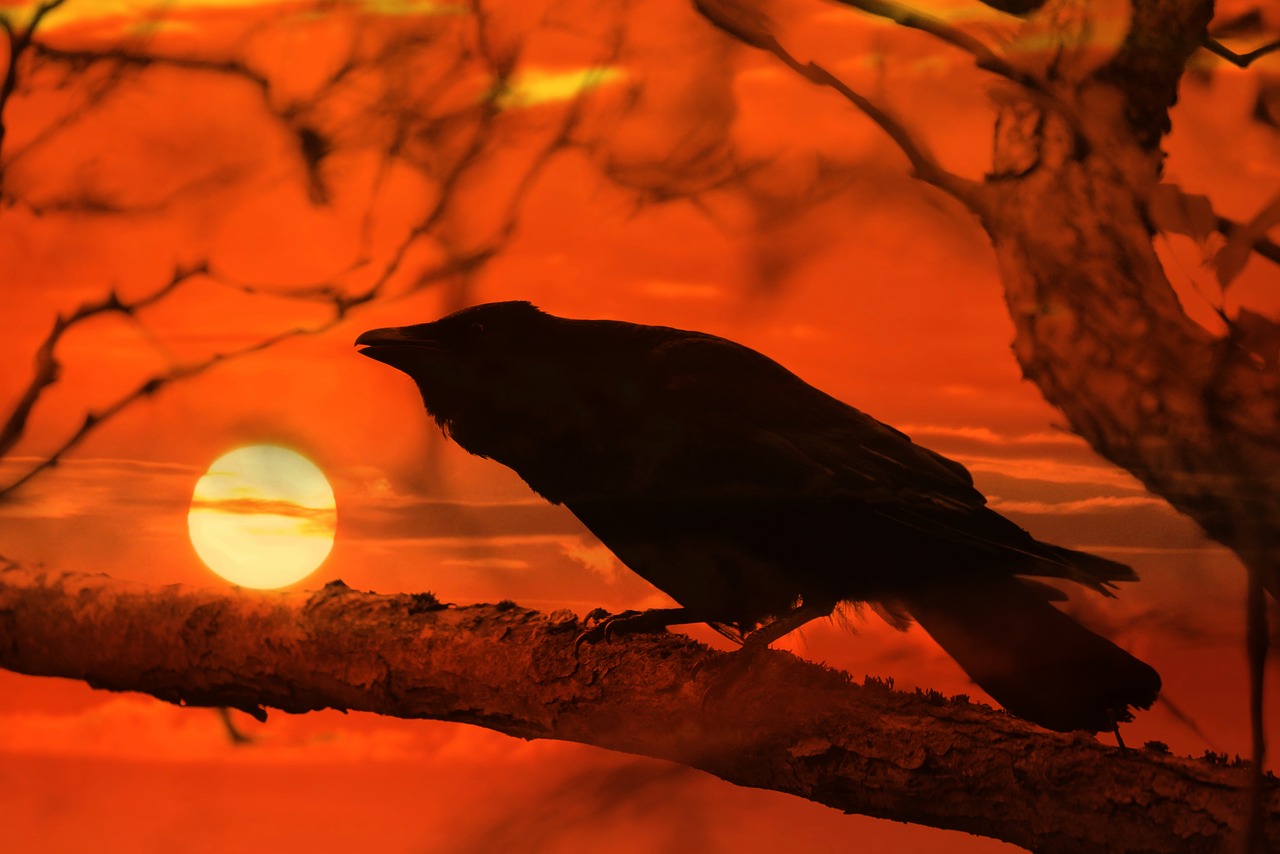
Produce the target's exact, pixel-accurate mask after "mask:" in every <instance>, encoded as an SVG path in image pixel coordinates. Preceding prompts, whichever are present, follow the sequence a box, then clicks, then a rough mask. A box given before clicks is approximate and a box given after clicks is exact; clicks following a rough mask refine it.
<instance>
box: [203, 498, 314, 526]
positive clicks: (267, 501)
mask: <svg viewBox="0 0 1280 854" xmlns="http://www.w3.org/2000/svg"><path fill="white" fill-rule="evenodd" d="M191 509H192V510H205V511H211V512H214V513H231V514H235V515H245V516H261V515H266V516H287V517H289V518H293V519H314V520H316V521H320V522H323V521H329V522H332V521H333V518H334V516H335V514H336V512H337V511H335V510H334V509H333V508H332V507H308V506H306V505H305V504H299V503H297V502H296V501H289V500H288V499H281V498H252V497H248V496H244V497H238V498H193V499H192V501H191Z"/></svg>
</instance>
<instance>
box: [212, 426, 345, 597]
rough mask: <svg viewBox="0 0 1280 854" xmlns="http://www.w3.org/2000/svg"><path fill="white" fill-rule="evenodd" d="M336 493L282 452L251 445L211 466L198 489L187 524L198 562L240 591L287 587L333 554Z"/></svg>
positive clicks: (303, 461)
mask: <svg viewBox="0 0 1280 854" xmlns="http://www.w3.org/2000/svg"><path fill="white" fill-rule="evenodd" d="M336 519H337V512H336V509H335V505H334V500H333V489H332V488H331V487H330V486H329V482H328V481H327V480H326V479H325V476H324V474H323V472H321V471H320V469H319V468H317V467H316V465H315V464H314V463H312V462H311V461H310V460H308V459H307V458H306V457H303V456H302V455H301V454H298V453H295V452H294V451H291V450H289V449H287V448H281V447H277V446H275V445H249V446H246V447H243V448H237V449H236V450H234V451H231V452H230V453H227V454H224V455H223V456H221V457H219V458H218V459H216V460H214V462H213V464H212V465H211V466H209V470H208V471H207V472H205V474H204V476H203V477H201V478H200V480H199V481H197V482H196V487H195V492H194V494H193V495H192V497H191V511H190V513H189V514H188V517H187V522H188V527H189V528H190V531H191V543H192V545H193V546H195V550H196V554H198V555H200V559H201V560H203V561H204V562H205V564H207V565H208V567H209V568H210V569H212V570H213V571H214V572H216V573H217V574H218V575H220V576H222V577H223V578H225V579H226V580H227V581H230V582H232V583H233V584H238V585H240V586H242V587H255V588H258V589H270V588H275V587H284V586H286V585H289V584H292V583H294V582H295V581H299V580H301V579H303V578H305V577H306V576H307V575H310V574H311V573H312V572H313V571H315V569H316V568H317V567H318V566H320V564H321V563H323V562H324V559H325V558H326V557H328V555H329V550H330V549H332V548H333V535H334V528H335V523H336Z"/></svg>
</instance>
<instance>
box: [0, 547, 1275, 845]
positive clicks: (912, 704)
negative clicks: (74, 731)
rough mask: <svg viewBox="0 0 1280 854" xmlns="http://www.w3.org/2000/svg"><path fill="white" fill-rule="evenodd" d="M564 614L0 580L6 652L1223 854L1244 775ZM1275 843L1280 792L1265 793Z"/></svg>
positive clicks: (228, 699)
mask: <svg viewBox="0 0 1280 854" xmlns="http://www.w3.org/2000/svg"><path fill="white" fill-rule="evenodd" d="M580 629H581V625H580V624H579V622H578V621H577V619H576V618H575V617H574V616H573V615H572V614H569V613H568V612H563V611H561V612H556V613H555V614H552V615H550V616H549V617H548V616H546V615H543V614H539V613H537V612H535V611H529V610H526V609H524V608H520V607H518V606H516V605H514V604H512V603H503V604H499V605H476V606H470V607H457V608H455V607H451V606H444V605H440V604H439V603H437V602H436V601H435V599H434V598H433V597H431V596H430V595H429V594H417V595H398V596H378V595H374V594H369V593H359V592H356V591H353V590H351V589H349V588H347V587H345V586H344V585H342V584H341V582H334V583H333V584H330V585H328V586H326V587H325V588H324V590H322V591H320V592H318V593H314V594H276V593H258V592H248V591H232V592H222V591H214V590H199V589H187V588H183V587H180V586H176V585H173V586H167V587H146V586H142V585H136V584H126V583H122V582H117V581H113V580H111V579H109V578H107V577H106V576H101V575H97V576H89V575H56V576H46V575H39V574H35V573H32V572H29V571H26V570H21V569H10V570H7V571H3V572H0V666H3V667H6V668H8V669H11V670H15V671H18V672H21V673H30V674H35V675H46V676H63V677H69V678H74V679H83V680H85V681H86V682H88V683H89V684H90V685H93V686H95V687H99V688H107V689H110V690H116V691H123V690H131V691H143V692H145V693H148V694H152V695H153V696H156V697H159V698H161V699H164V700H168V701H169V702H175V703H185V704H191V705H227V706H235V707H237V708H241V709H244V710H246V711H249V712H250V713H253V714H256V715H258V716H259V717H263V716H265V712H264V711H263V710H262V708H261V707H262V706H272V707H275V708H279V709H283V710H285V711H288V712H305V711H309V710H313V709H322V708H329V707H333V708H340V709H357V710H362V711H370V712H377V713H379V714H386V715H395V716H398V717H406V718H432V719H437V720H447V721H459V722H464V723H470V724H476V725H478V726H483V727H487V728H489V729H493V730H497V731H499V732H504V733H507V734H510V735H515V736H519V737H521V738H554V739H560V740H565V741H576V742H580V743H584V744H593V745H597V746H600V747H604V748H607V749H610V750H618V751H623V752H627V753H634V754H639V755H644V756H652V757H657V758H660V759H666V760H670V761H673V762H679V763H682V764H685V765H689V766H692V767H694V768H700V769H702V770H704V771H707V772H709V773H711V774H714V775H716V776H717V777H720V778H722V779H724V780H728V781H729V782H732V783H735V784H737V785H741V786H753V787H757V788H765V789H773V790H776V791H780V792H787V793H790V794H793V795H798V796H800V797H803V798H808V799H810V800H814V801H817V802H819V803H823V804H826V805H828V806H831V807H834V808H836V809H841V810H844V811H846V812H855V813H861V814H864V815H870V816H876V817H880V818H891V819H895V820H897V821H907V822H913V823H918V824H926V825H931V826H934V827H940V828H951V829H956V830H964V831H968V832H970V833H976V834H980V835H984V836H991V837H994V838H996V839H1002V840H1005V841H1008V842H1012V843H1015V844H1018V845H1023V846H1026V847H1028V848H1031V849H1033V850H1036V851H1044V852H1059V851H1060V852H1090V851H1151V852H1165V851H1167V852H1197V851H1225V850H1228V849H1229V847H1230V845H1231V844H1232V840H1233V837H1234V834H1235V828H1236V827H1237V826H1238V820H1239V817H1240V815H1241V809H1240V807H1241V804H1242V802H1243V797H1244V786H1245V777H1246V774H1245V769H1244V768H1242V767H1229V766H1225V765H1221V764H1212V763H1209V762H1206V761H1203V760H1191V759H1185V758H1177V757H1172V756H1169V755H1168V754H1166V753H1164V752H1162V751H1160V750H1157V749H1142V750H1121V749H1119V748H1114V747H1108V746H1105V745H1102V744H1100V743H1099V742H1098V741H1096V740H1095V739H1093V738H1091V737H1088V736H1085V735H1083V734H1081V735H1062V734H1059V733H1051V732H1047V731H1045V730H1041V729H1038V728H1037V727H1034V726H1032V725H1031V724H1028V723H1025V722H1023V721H1020V720H1018V719H1016V718H1013V717H1011V716H1009V715H1007V714H1004V713H1002V712H997V711H993V710H992V709H990V708H988V707H986V706H980V705H975V704H972V703H969V702H968V701H967V699H965V698H953V699H947V698H944V697H942V696H941V695H939V694H937V693H935V692H927V693H921V692H918V691H917V692H915V693H904V692H898V691H893V690H891V689H890V688H889V687H887V686H885V685H883V684H882V683H879V682H877V681H868V682H867V683H866V684H863V685H856V684H853V683H852V682H850V681H849V679H848V676H847V675H846V674H844V673H840V672H838V671H834V670H830V669H828V668H824V667H821V666H819V665H815V664H809V663H806V662H803V661H801V660H799V659H797V658H795V657H794V656H792V655H790V654H787V653H783V652H773V651H770V652H766V653H764V654H762V655H760V656H758V657H756V658H753V659H751V660H750V661H749V663H748V664H747V665H743V664H742V663H741V662H739V661H737V660H735V659H733V658H732V657H731V656H730V655H728V654H725V653H718V652H715V651H713V650H711V649H708V648H707V647H705V646H702V645H701V644H698V643H695V642H693V641H691V640H689V639H687V638H684V637H682V636H680V635H673V634H669V633H661V634H657V635H647V636H632V637H628V638H626V639H625V640H621V641H617V640H616V641H613V642H610V643H605V644H600V645H596V646H590V645H587V646H584V647H583V649H582V654H581V664H580V665H577V666H575V661H574V651H573V650H574V640H575V638H576V636H577V634H578V632H579V631H580ZM1266 803H1267V811H1268V812H1267V819H1268V821H1267V833H1268V835H1269V837H1270V839H1271V840H1272V841H1273V842H1274V843H1276V844H1280V789H1277V787H1275V786H1274V785H1273V786H1270V787H1269V789H1268V792H1267V801H1266Z"/></svg>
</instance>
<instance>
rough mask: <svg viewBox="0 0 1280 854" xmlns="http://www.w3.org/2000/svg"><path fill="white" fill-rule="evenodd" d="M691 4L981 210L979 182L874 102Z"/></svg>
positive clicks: (712, 10)
mask: <svg viewBox="0 0 1280 854" xmlns="http://www.w3.org/2000/svg"><path fill="white" fill-rule="evenodd" d="M693 5H694V7H695V8H696V9H697V10H698V12H699V13H700V14H701V15H702V16H703V17H704V18H706V19H707V20H708V21H709V22H710V23H711V24H712V25H713V26H715V27H716V28H717V29H719V30H721V31H722V32H725V33H727V34H728V35H730V36H733V37H734V38H735V39H738V40H739V41H741V42H743V43H745V44H748V45H751V46H752V47H755V48H758V49H760V50H767V51H768V52H770V53H772V54H773V55H774V56H775V57H777V58H778V59H780V60H782V62H783V63H784V64H785V65H786V66H787V67H788V68H790V69H791V70H793V71H795V72H796V73H797V74H799V75H800V76H802V77H804V78H805V79H806V80H808V81H810V82H811V83H815V84H817V85H819V86H826V87H828V88H831V89H834V90H835V91H836V92H838V93H840V95H841V96H842V97H843V98H844V99H845V100H847V101H849V102H850V103H851V104H853V105H854V106H855V107H857V108H858V109H859V110H861V111H862V112H863V113H864V114H866V116H867V117H868V118H870V119H871V120H872V121H873V122H875V123H876V124H877V125H879V126H880V128H881V129H882V130H883V131H884V132H885V133H887V134H888V135H889V138H890V139H892V140H893V141H894V143H895V144H896V145H897V146H898V148H900V149H901V150H902V153H903V154H905V155H906V156H907V160H909V161H910V162H911V168H912V170H913V172H914V174H915V177H917V178H919V179H920V180H922V181H924V182H925V183H926V184H930V185H932V186H934V187H937V188H938V189H940V190H944V191H946V192H947V193H949V194H950V195H952V196H954V197H955V198H956V199H958V200H959V201H961V202H963V203H964V204H965V205H967V206H968V207H969V208H970V209H972V210H974V211H978V212H981V209H982V207H983V199H982V194H981V187H982V185H981V184H979V183H977V182H976V181H970V180H968V179H966V178H962V177H960V176H959V175H956V174H955V173H953V172H949V171H947V170H946V169H945V168H943V166H942V165H941V164H940V163H939V162H938V159H937V158H936V157H935V156H934V155H933V153H932V152H931V151H929V150H928V148H926V147H925V145H924V144H923V143H921V142H918V141H917V140H916V139H915V137H914V136H913V135H912V133H911V131H910V130H908V129H907V127H906V125H904V124H902V122H900V121H898V120H897V119H896V118H894V117H893V116H892V115H890V114H889V113H888V112H886V111H885V110H883V109H881V108H880V107H879V106H877V105H876V104H875V103H874V102H872V101H870V100H868V99H867V98H866V97H864V96H863V95H861V94H859V93H858V92H856V91H854V90H853V89H852V88H851V87H850V86H849V85H848V84H847V83H845V82H844V81H843V80H841V79H840V78H838V77H836V76H835V75H834V74H832V73H831V72H830V71H827V70H826V69H825V68H823V67H822V66H820V65H818V64H817V63H815V62H807V63H806V62H801V61H800V60H799V59H797V58H796V57H795V56H793V55H792V54H791V53H790V52H789V51H788V50H787V49H786V48H784V47H783V46H782V44H781V43H780V42H779V41H778V40H777V38H775V37H774V36H773V35H772V34H771V33H770V32H768V31H767V30H766V29H764V28H762V27H754V26H750V24H749V23H748V22H746V21H743V20H738V19H736V18H734V17H732V16H730V15H728V14H725V13H724V11H723V10H722V9H720V8H719V5H718V4H716V5H712V4H711V3H709V2H708V1H707V0H694V4H693Z"/></svg>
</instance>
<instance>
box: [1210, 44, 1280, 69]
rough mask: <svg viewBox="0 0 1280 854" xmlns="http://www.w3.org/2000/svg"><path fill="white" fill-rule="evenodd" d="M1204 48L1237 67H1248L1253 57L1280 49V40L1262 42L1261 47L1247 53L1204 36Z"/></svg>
mask: <svg viewBox="0 0 1280 854" xmlns="http://www.w3.org/2000/svg"><path fill="white" fill-rule="evenodd" d="M1204 49H1205V50H1207V51H1209V52H1210V53H1212V54H1214V55H1215V56H1220V57H1222V58H1223V59H1225V60H1226V61H1227V62H1230V63H1231V64H1232V65H1234V66H1236V67H1237V68H1248V67H1249V65H1250V64H1251V63H1252V62H1253V61H1254V60H1255V59H1261V58H1262V57H1264V56H1266V55H1267V54H1269V53H1275V52H1276V51H1278V50H1280V40H1277V41H1273V42H1271V43H1269V44H1264V45H1263V46H1262V47H1259V48H1255V49H1254V50H1251V51H1249V52H1248V53H1236V52H1235V51H1234V50H1232V49H1231V48H1229V47H1227V46H1226V45H1224V44H1223V43H1222V42H1220V41H1218V40H1217V39H1215V38H1212V37H1209V36H1206V37H1205V40H1204Z"/></svg>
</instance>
